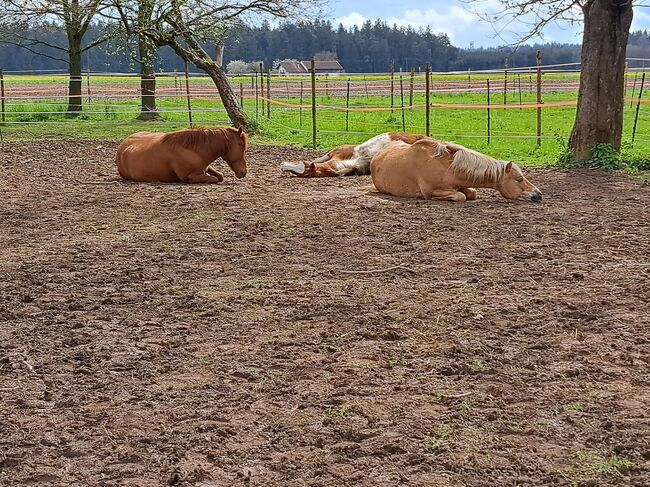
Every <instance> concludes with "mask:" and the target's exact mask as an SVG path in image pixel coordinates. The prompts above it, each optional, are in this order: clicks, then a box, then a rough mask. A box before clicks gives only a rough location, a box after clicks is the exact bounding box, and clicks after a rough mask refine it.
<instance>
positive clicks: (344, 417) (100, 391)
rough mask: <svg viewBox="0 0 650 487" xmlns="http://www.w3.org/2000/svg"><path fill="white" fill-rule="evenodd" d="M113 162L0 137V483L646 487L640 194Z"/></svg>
mask: <svg viewBox="0 0 650 487" xmlns="http://www.w3.org/2000/svg"><path fill="white" fill-rule="evenodd" d="M114 151H115V144H114V143H102V144H99V143H97V142H65V143H56V142H47V143H44V142H43V143H33V144H24V143H5V144H3V145H0V167H1V168H2V173H1V174H0V219H1V223H0V298H1V301H0V322H1V325H0V399H1V400H0V485H3V486H5V485H6V486H21V485H38V486H42V485H56V486H62V485H74V486H95V485H97V486H117V485H125V486H138V487H140V486H143V487H145V486H158V485H179V486H189V485H196V486H203V487H207V486H237V485H242V486H291V487H292V486H402V485H404V486H447V485H448V486H515V485H516V486H551V485H552V486H557V485H585V486H587V485H589V486H609V485H612V486H614V485H617V486H618V485H634V486H647V485H650V465H649V463H650V364H649V351H650V333H649V329H650V315H649V305H648V302H649V300H650V280H649V277H650V227H649V218H650V211H649V206H650V187H649V186H648V185H644V184H643V183H641V182H638V181H635V180H633V179H629V178H626V177H622V176H614V175H610V174H605V173H601V172H595V171H593V172H592V171H583V172H570V173H567V172H562V171H559V170H542V169H535V170H529V171H528V175H529V176H530V178H531V180H532V181H534V182H535V183H537V184H538V185H539V186H540V188H541V189H542V190H543V191H544V195H545V201H544V203H542V204H537V205H536V204H530V203H523V202H515V203H511V202H507V201H505V200H503V199H502V198H500V197H499V196H498V195H496V194H494V193H492V192H490V191H482V192H481V195H480V196H481V198H480V199H479V200H478V201H475V202H467V203H463V204H453V203H441V202H425V201H416V200H396V199H392V198H387V197H381V196H379V195H377V194H375V193H373V192H371V191H370V190H369V186H368V185H369V184H370V180H369V178H368V177H351V178H342V179H329V180H324V179H321V180H309V181H305V180H300V179H296V178H288V177H282V176H280V174H279V173H278V171H277V169H276V168H277V164H278V163H279V162H280V161H281V160H282V159H283V158H285V157H286V158H289V159H298V158H301V157H305V156H306V155H307V153H306V152H305V151H301V150H298V149H289V148H280V147H253V148H252V150H251V155H250V160H251V163H252V164H251V167H250V169H249V175H248V176H247V177H246V179H244V180H242V181H237V180H235V178H234V175H233V174H232V173H230V172H228V171H227V169H226V170H225V173H226V181H225V182H224V183H223V184H221V185H218V186H189V185H159V184H134V183H123V182H119V181H118V180H117V177H116V171H115V169H114V166H113V162H112V158H113V153H114ZM395 266H401V267H398V268H393V269H390V268H391V267H395ZM360 271H376V272H365V273H361V272H360ZM354 272H357V273H354Z"/></svg>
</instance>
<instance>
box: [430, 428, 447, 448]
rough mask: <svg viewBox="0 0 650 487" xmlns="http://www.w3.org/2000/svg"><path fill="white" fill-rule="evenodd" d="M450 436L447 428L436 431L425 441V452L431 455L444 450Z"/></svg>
mask: <svg viewBox="0 0 650 487" xmlns="http://www.w3.org/2000/svg"><path fill="white" fill-rule="evenodd" d="M450 436H451V431H450V430H448V429H445V428H440V429H438V430H436V431H434V432H433V433H432V434H431V435H430V436H427V437H426V438H425V439H424V450H425V451H427V452H430V453H431V452H435V451H439V450H441V449H443V448H444V446H445V443H446V442H447V440H448V438H449V437H450Z"/></svg>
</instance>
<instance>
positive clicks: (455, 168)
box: [370, 138, 542, 202]
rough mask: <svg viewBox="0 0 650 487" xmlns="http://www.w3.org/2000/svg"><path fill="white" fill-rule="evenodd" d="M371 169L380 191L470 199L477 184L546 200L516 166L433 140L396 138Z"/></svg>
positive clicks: (510, 195) (514, 196) (511, 195)
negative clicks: (411, 141) (401, 139)
mask: <svg viewBox="0 0 650 487" xmlns="http://www.w3.org/2000/svg"><path fill="white" fill-rule="evenodd" d="M370 171H371V174H372V182H373V183H374V185H375V187H376V188H377V190H378V191H379V192H381V193H387V194H392V195H394V196H404V197H410V198H425V199H435V200H448V201H465V200H473V199H476V189H474V188H493V189H496V190H497V191H499V193H501V195H502V196H503V197H504V198H507V199H512V200H514V199H518V198H521V199H526V200H530V201H536V202H538V201H542V192H541V191H540V190H539V189H537V188H536V187H535V186H534V185H533V184H531V183H530V182H529V181H528V180H527V179H526V178H525V177H524V175H523V173H522V172H521V169H519V167H518V166H517V165H516V164H513V163H512V162H504V161H497V160H496V159H492V158H491V157H489V156H486V155H483V154H480V153H478V152H476V151H473V150H470V149H467V148H465V147H463V146H460V145H456V144H452V143H448V142H441V141H438V140H434V139H431V138H423V139H421V140H418V141H417V142H415V143H413V144H406V143H404V142H402V141H395V142H391V143H390V144H389V145H387V146H386V147H384V149H383V150H381V151H380V152H379V153H378V154H377V155H375V157H373V159H372V163H371V164H370Z"/></svg>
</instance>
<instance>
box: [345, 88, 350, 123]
mask: <svg viewBox="0 0 650 487" xmlns="http://www.w3.org/2000/svg"><path fill="white" fill-rule="evenodd" d="M349 129H350V78H348V88H347V91H346V94H345V131H346V132H347V131H348V130H349Z"/></svg>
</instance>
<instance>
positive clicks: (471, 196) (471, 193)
mask: <svg viewBox="0 0 650 487" xmlns="http://www.w3.org/2000/svg"><path fill="white" fill-rule="evenodd" d="M458 191H460V192H461V193H463V194H464V195H465V197H466V198H467V200H468V201H470V200H475V199H476V198H478V191H476V190H475V189H474V188H460V189H459V190H458Z"/></svg>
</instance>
